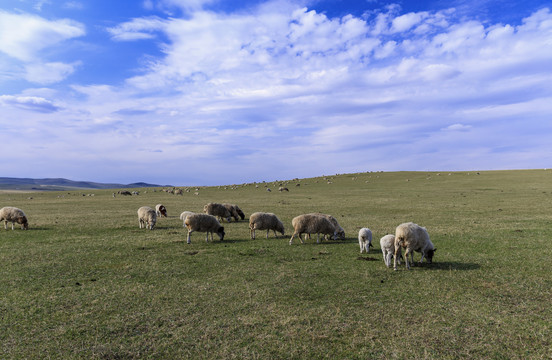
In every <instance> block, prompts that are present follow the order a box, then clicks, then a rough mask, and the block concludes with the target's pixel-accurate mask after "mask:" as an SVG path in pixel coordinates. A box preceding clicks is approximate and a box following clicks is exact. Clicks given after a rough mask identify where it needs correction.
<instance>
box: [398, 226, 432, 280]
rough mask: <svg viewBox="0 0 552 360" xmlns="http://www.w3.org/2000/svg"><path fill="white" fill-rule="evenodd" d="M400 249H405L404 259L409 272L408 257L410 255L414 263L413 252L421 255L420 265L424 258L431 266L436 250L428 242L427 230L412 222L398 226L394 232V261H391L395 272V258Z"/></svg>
mask: <svg viewBox="0 0 552 360" xmlns="http://www.w3.org/2000/svg"><path fill="white" fill-rule="evenodd" d="M401 248H404V249H406V251H405V253H404V258H405V262H406V268H407V269H409V270H410V264H409V263H408V255H410V257H411V259H412V262H414V261H413V260H414V258H413V252H414V251H417V252H420V253H422V258H421V259H420V264H421V263H422V261H423V260H424V258H425V259H426V261H427V262H428V263H429V264H431V262H432V261H433V255H434V254H435V250H437V249H435V247H434V246H433V243H432V242H431V240H429V234H428V233H427V229H426V228H424V227H421V226H420V225H417V224H414V223H412V222H409V223H404V224H400V225H399V226H397V229H396V230H395V259H394V261H393V269H394V270H397V258H398V257H399V256H400V252H401Z"/></svg>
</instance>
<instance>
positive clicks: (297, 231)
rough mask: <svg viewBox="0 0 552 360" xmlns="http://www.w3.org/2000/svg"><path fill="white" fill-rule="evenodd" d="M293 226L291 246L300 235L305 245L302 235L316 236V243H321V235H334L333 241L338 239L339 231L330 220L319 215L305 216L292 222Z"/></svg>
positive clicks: (297, 217)
mask: <svg viewBox="0 0 552 360" xmlns="http://www.w3.org/2000/svg"><path fill="white" fill-rule="evenodd" d="M291 225H292V226H293V230H294V231H293V235H292V236H291V239H290V240H289V244H290V245H291V244H292V243H293V239H294V238H295V236H296V235H299V240H301V244H303V239H302V238H301V234H316V242H317V243H320V234H328V235H333V239H334V240H335V239H336V238H337V230H336V228H335V226H334V225H333V224H332V223H331V221H330V220H328V218H326V217H325V216H322V215H317V214H303V215H299V216H296V217H294V218H293V220H291Z"/></svg>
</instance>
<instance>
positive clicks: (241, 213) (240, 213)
mask: <svg viewBox="0 0 552 360" xmlns="http://www.w3.org/2000/svg"><path fill="white" fill-rule="evenodd" d="M234 208H235V209H236V212H237V213H238V215H239V216H240V218H241V219H242V220H243V219H245V214H244V213H243V211H242V209H240V208H239V206H238V205H235V204H234Z"/></svg>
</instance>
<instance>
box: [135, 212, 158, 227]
mask: <svg viewBox="0 0 552 360" xmlns="http://www.w3.org/2000/svg"><path fill="white" fill-rule="evenodd" d="M138 222H139V223H140V229H141V228H142V226H143V227H144V228H146V229H150V230H153V227H154V226H155V223H156V222H157V214H156V213H155V210H153V209H152V208H150V207H149V206H142V207H141V208H139V209H138Z"/></svg>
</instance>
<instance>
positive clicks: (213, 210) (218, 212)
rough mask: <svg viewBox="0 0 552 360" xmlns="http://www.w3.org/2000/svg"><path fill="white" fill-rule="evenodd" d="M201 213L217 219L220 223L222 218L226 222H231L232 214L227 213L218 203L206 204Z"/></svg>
mask: <svg viewBox="0 0 552 360" xmlns="http://www.w3.org/2000/svg"><path fill="white" fill-rule="evenodd" d="M203 212H204V213H206V214H207V215H213V216H216V217H218V218H219V220H220V221H222V219H223V218H224V219H226V221H228V222H230V221H232V220H231V217H232V214H231V213H230V211H228V209H227V208H226V207H224V205H222V204H219V203H208V204H207V205H205V206H204V207H203Z"/></svg>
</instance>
